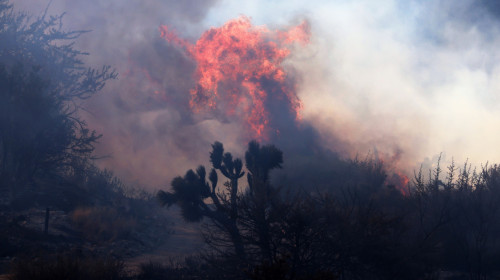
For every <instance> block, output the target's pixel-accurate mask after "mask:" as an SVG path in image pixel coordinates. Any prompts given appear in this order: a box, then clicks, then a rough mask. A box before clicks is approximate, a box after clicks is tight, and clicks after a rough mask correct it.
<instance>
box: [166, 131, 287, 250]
mask: <svg viewBox="0 0 500 280" xmlns="http://www.w3.org/2000/svg"><path fill="white" fill-rule="evenodd" d="M245 160H246V167H247V170H248V172H249V173H248V177H247V178H248V189H247V191H246V192H243V191H241V190H239V189H238V180H239V179H240V178H241V177H243V176H244V174H245V172H243V171H242V169H243V163H242V161H241V160H240V159H233V156H232V155H231V154H230V153H224V147H223V145H222V144H221V143H220V142H215V143H214V144H213V145H212V152H211V153H210V162H211V163H212V167H213V168H212V170H211V171H210V175H209V176H208V177H209V181H210V183H209V182H207V181H206V171H205V168H204V167H203V166H200V167H198V169H197V170H196V171H193V170H189V171H188V172H187V173H186V175H185V176H184V177H176V178H174V180H173V181H172V192H165V191H160V192H159V193H158V198H159V199H160V202H161V203H162V204H163V205H167V206H171V205H172V204H178V205H179V206H180V208H181V211H182V215H183V217H184V218H185V219H186V220H187V221H194V222H196V221H199V220H201V219H202V218H203V217H206V218H209V219H210V221H211V223H209V224H207V229H208V230H206V231H205V238H206V241H207V243H208V244H209V245H211V246H213V247H214V249H216V250H219V251H220V250H221V248H222V251H223V250H226V249H227V248H234V253H235V254H236V255H237V256H239V257H240V258H242V259H245V258H247V257H248V251H251V252H252V255H254V251H255V249H259V251H260V253H259V257H262V256H265V258H266V259H270V258H271V241H272V238H271V228H270V224H271V220H270V217H271V215H270V213H272V211H270V210H271V208H272V206H273V199H275V198H277V195H276V190H274V189H273V188H272V187H271V186H270V184H269V172H270V171H271V170H272V169H274V168H279V167H280V166H281V163H282V162H283V158H282V153H281V151H280V150H278V149H277V148H276V147H274V146H272V145H268V146H260V145H259V144H258V143H257V142H255V141H252V142H250V143H249V145H248V151H247V152H246V154H245ZM217 171H219V172H220V173H221V174H222V175H223V176H224V177H225V178H227V179H228V181H226V182H225V183H224V186H225V190H224V189H221V188H220V187H218V185H217V183H218V175H217ZM207 199H208V201H209V202H208V201H207Z"/></svg>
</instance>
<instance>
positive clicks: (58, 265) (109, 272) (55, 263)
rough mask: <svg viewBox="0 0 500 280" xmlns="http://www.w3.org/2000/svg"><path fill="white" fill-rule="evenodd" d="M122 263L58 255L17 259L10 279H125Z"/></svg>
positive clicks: (106, 259)
mask: <svg viewBox="0 0 500 280" xmlns="http://www.w3.org/2000/svg"><path fill="white" fill-rule="evenodd" d="M125 276H126V275H125V272H124V264H123V262H122V261H120V260H116V259H113V258H104V259H94V258H77V257H73V256H69V255H60V256H57V257H55V258H37V259H33V260H25V259H23V260H18V261H16V262H14V263H13V264H12V268H11V274H10V275H9V279H10V280H80V279H82V280H84V279H85V280H87V279H102V280H115V279H116V280H118V279H125Z"/></svg>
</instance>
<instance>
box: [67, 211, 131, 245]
mask: <svg viewBox="0 0 500 280" xmlns="http://www.w3.org/2000/svg"><path fill="white" fill-rule="evenodd" d="M71 219H72V221H73V223H74V224H75V226H76V227H77V228H78V229H79V230H80V231H81V232H82V234H83V235H84V238H86V239H88V240H92V241H95V242H108V241H112V240H116V239H124V238H127V237H128V236H129V235H130V234H131V233H132V232H133V231H134V229H135V228H136V226H137V221H136V219H134V218H132V217H130V216H128V215H126V214H121V213H119V212H118V211H117V210H116V209H114V208H110V207H93V208H77V209H75V210H74V211H73V213H72V214H71Z"/></svg>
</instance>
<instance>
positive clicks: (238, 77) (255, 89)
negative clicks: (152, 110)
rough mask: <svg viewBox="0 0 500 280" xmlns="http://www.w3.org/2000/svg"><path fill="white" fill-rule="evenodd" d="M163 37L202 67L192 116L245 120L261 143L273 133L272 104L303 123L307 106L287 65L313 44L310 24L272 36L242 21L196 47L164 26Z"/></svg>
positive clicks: (214, 32) (207, 34) (205, 37)
mask: <svg viewBox="0 0 500 280" xmlns="http://www.w3.org/2000/svg"><path fill="white" fill-rule="evenodd" d="M160 32H161V36H162V37H163V38H165V39H166V40H167V41H168V42H170V43H173V44H176V45H178V46H179V47H181V48H183V49H184V50H185V51H186V54H187V55H188V56H190V57H191V58H193V59H194V60H195V61H196V63H197V68H196V73H195V75H196V80H197V85H196V87H195V88H193V89H191V91H190V94H191V99H190V106H191V108H192V110H193V111H195V112H199V111H201V110H210V111H212V112H215V113H216V114H217V115H222V116H223V117H225V118H227V119H230V120H232V119H234V118H236V119H243V120H244V121H245V123H246V125H247V126H248V128H249V134H250V135H249V136H250V137H253V138H257V139H266V138H267V136H268V134H269V133H270V131H271V128H270V123H272V120H270V118H271V119H272V116H271V114H270V112H269V107H268V103H270V102H272V103H276V102H279V103H280V104H283V106H284V107H286V108H284V109H285V110H289V111H290V113H291V114H293V116H294V117H295V119H299V118H300V110H301V107H302V104H301V102H300V100H299V98H298V97H297V95H296V92H295V83H294V82H293V81H291V80H290V78H287V75H286V72H285V69H284V68H283V66H282V62H283V60H284V59H285V58H286V57H287V56H288V55H289V54H290V47H291V45H292V44H293V43H295V42H298V43H301V44H306V43H308V41H309V28H308V25H307V23H306V22H304V23H302V24H301V25H298V26H296V27H293V28H291V29H289V30H287V31H271V30H269V29H267V28H266V27H264V26H252V24H251V23H250V19H249V18H247V17H244V16H242V17H239V18H237V19H234V20H230V21H228V22H227V23H226V24H224V25H223V26H221V27H218V28H211V29H210V30H208V31H206V32H205V33H203V34H202V35H201V37H200V39H198V41H197V42H196V43H195V44H191V43H189V42H188V41H186V40H184V39H182V38H179V37H178V36H177V35H176V34H175V33H174V32H172V31H171V30H169V29H168V27H167V26H163V25H162V26H160ZM280 108H281V107H280ZM275 129H276V128H275Z"/></svg>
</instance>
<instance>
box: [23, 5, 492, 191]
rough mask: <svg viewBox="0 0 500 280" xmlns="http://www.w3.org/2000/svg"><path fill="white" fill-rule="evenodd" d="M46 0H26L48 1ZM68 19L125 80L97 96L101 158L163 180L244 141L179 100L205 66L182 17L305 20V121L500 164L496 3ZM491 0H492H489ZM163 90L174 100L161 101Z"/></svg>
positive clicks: (99, 8)
mask: <svg viewBox="0 0 500 280" xmlns="http://www.w3.org/2000/svg"><path fill="white" fill-rule="evenodd" d="M48 2H49V1H44V0H16V1H15V2H14V4H15V8H16V9H20V10H27V11H29V12H31V13H36V14H37V13H39V12H41V11H42V10H43V9H44V8H45V7H46V5H47V3H48ZM51 2H52V4H51V6H50V7H49V14H59V13H61V12H66V13H67V14H66V17H65V21H64V26H65V27H67V28H68V29H90V30H93V31H92V32H91V33H88V34H85V35H84V36H82V37H81V38H80V39H79V40H78V43H77V47H78V48H81V49H83V50H86V51H88V52H90V53H91V55H90V56H89V57H88V58H87V62H88V63H89V64H90V65H94V66H99V65H100V64H111V65H112V66H114V67H115V68H116V69H117V70H118V72H119V73H120V76H119V80H117V81H112V82H109V83H108V86H107V87H106V89H105V90H104V92H103V93H101V94H100V95H99V96H96V97H95V98H93V99H92V100H90V102H89V103H88V104H87V107H88V109H89V112H90V114H87V115H85V118H87V119H88V122H89V124H90V125H91V126H92V127H94V128H95V129H97V130H98V131H99V132H101V133H103V134H104V138H103V140H102V143H101V144H100V146H99V147H98V152H102V153H109V154H111V156H112V157H111V158H109V159H106V160H103V161H102V162H101V164H102V165H103V166H106V167H109V168H111V169H114V170H115V172H116V174H117V175H119V176H120V177H123V178H125V179H126V180H128V181H129V182H135V183H138V184H147V185H150V186H152V187H154V188H156V187H159V186H163V185H167V184H168V182H169V181H170V180H171V178H172V176H173V175H176V174H180V173H183V172H184V171H185V170H186V169H187V168H192V167H195V166H196V165H197V164H198V163H205V162H206V161H207V153H208V151H209V143H211V142H213V141H215V140H221V141H224V143H225V144H226V146H228V147H230V148H232V149H234V150H236V151H237V153H240V154H241V152H242V151H243V149H244V147H245V143H240V142H239V141H238V139H239V137H238V135H239V134H240V132H241V131H240V130H241V126H239V125H238V124H235V123H231V122H220V121H218V120H215V119H209V118H208V119H204V120H200V119H197V117H196V116H191V115H189V114H187V113H186V110H185V108H179V107H178V106H177V105H178V104H180V103H182V102H181V101H182V100H184V99H183V98H184V97H183V96H184V93H185V92H187V91H189V89H190V88H192V87H193V85H194V82H193V79H192V76H190V74H189V73H193V71H194V69H195V67H196V65H195V64H194V62H193V61H191V60H190V59H189V58H188V57H186V56H185V55H183V53H182V52H181V51H179V50H178V49H175V48H174V47H172V46H169V45H168V44H167V43H166V42H165V41H164V40H163V39H161V38H160V33H159V31H158V26H159V25H160V24H166V25H168V26H171V27H173V28H174V29H176V30H177V32H178V33H179V34H180V35H181V36H182V37H184V38H186V39H188V40H191V41H193V42H194V41H195V40H196V39H197V38H198V37H199V36H200V35H201V34H202V32H204V31H205V30H207V29H208V28H210V27H212V26H221V25H222V24H224V23H225V22H226V21H228V20H230V19H233V18H236V17H238V16H239V15H247V16H249V17H251V18H252V22H253V23H254V24H256V25H267V26H268V27H269V28H271V29H285V28H287V27H289V26H293V25H296V24H298V23H300V22H301V21H302V20H307V21H308V22H309V24H310V27H311V42H310V44H309V45H307V46H306V47H301V48H296V49H294V50H293V52H292V54H291V56H290V57H289V59H288V60H287V61H286V62H285V63H286V65H287V67H288V69H290V71H293V73H294V75H296V77H297V79H296V80H297V85H298V96H299V97H300V98H301V99H302V101H303V104H304V122H307V123H310V124H312V126H313V127H315V128H316V129H317V130H318V131H319V134H320V137H321V142H322V143H323V145H324V146H325V147H327V148H330V149H333V150H337V149H338V148H339V147H338V146H337V145H338V143H339V141H340V142H342V143H343V144H342V145H341V146H342V150H341V151H339V152H340V153H342V154H344V155H351V156H352V155H355V154H366V153H368V152H371V153H376V154H379V155H381V157H384V158H394V159H395V163H394V164H396V165H398V166H400V167H401V168H403V169H404V170H406V171H408V172H409V173H410V174H411V171H412V170H413V169H414V168H418V166H420V164H422V163H423V164H424V165H425V166H428V165H430V164H432V163H433V162H434V161H435V158H436V156H437V155H439V153H441V152H442V153H443V155H444V161H445V162H446V161H449V160H450V159H451V158H452V157H454V158H455V160H456V161H457V162H463V161H465V160H466V159H469V162H471V163H473V164H477V165H479V164H481V163H486V162H487V161H488V162H490V163H495V162H500V149H498V148H497V147H498V146H499V143H500V110H499V109H500V99H499V97H500V67H499V65H500V64H499V62H500V48H498V46H500V36H499V35H500V32H499V26H500V21H499V20H498V18H497V17H498V16H499V14H500V13H499V11H500V9H499V7H498V6H499V5H496V4H484V3H487V2H485V1H479V0H478V1H469V0H459V1H453V0H446V1H444V0H443V1H430V0H429V1H408V0H404V1H403V0H402V1H368V0H367V1H361V0H357V1H298V0H296V1H293V0H286V1H285V0H283V1H269V0H267V1H256V0H251V1H250V0H248V1H223V0H220V1H196V0H191V1H174V0H171V1H154V0H147V1H146V0H144V1H132V0H115V1H97V0H90V1H72V0H53V1H51ZM491 2H492V3H493V1H491ZM155 90H160V91H162V92H166V93H168V94H167V96H171V99H167V100H163V101H161V102H160V101H158V100H155V99H154V95H152V94H151V92H154V91H155Z"/></svg>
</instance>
